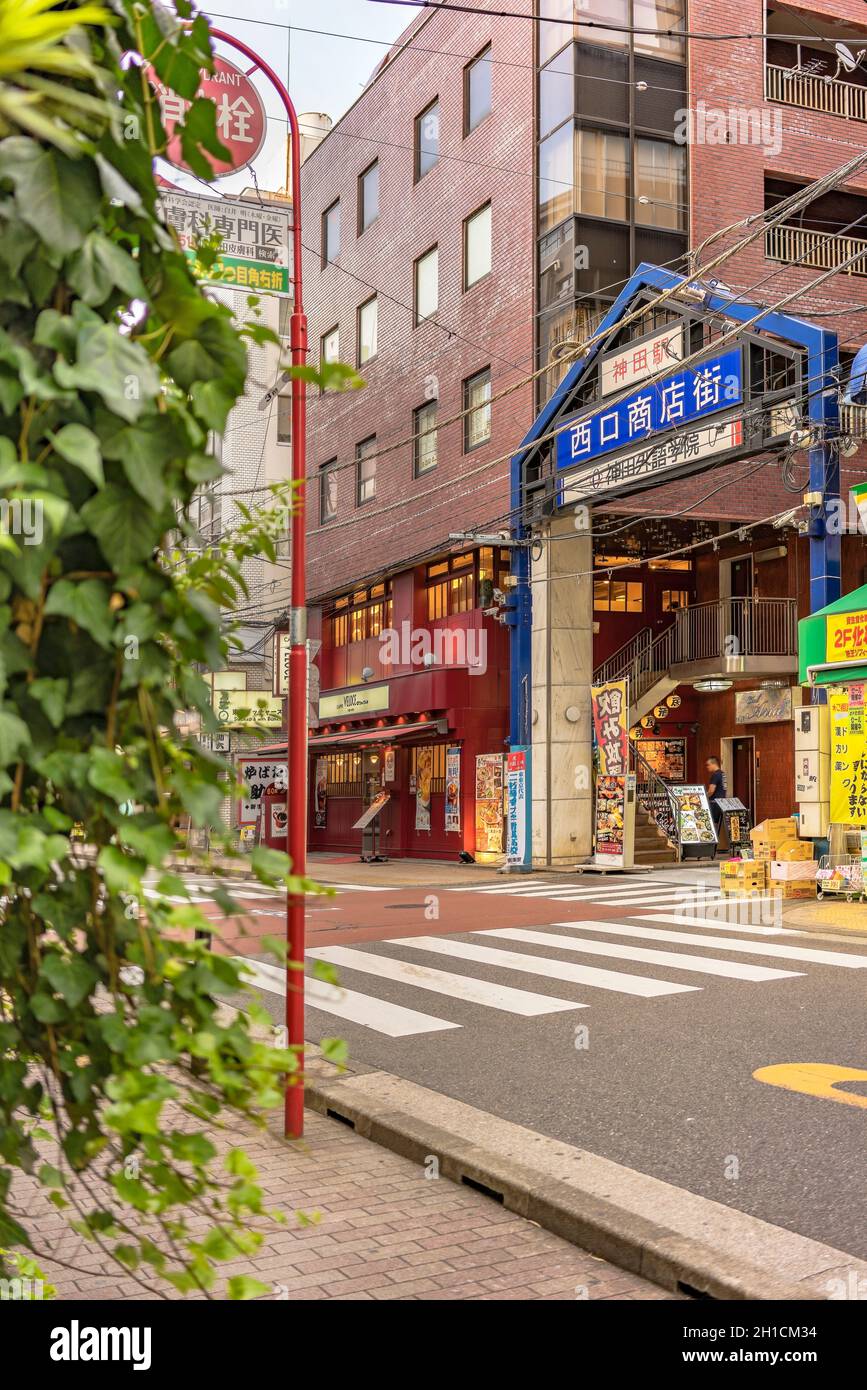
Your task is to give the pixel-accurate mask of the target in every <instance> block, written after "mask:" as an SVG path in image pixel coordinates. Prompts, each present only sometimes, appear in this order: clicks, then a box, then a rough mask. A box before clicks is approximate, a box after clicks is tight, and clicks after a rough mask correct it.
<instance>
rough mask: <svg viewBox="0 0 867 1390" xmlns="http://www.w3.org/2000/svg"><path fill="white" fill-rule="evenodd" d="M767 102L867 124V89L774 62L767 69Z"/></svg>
mask: <svg viewBox="0 0 867 1390" xmlns="http://www.w3.org/2000/svg"><path fill="white" fill-rule="evenodd" d="M765 100H766V101H779V102H783V103H784V104H785V105H786V106H800V107H801V108H802V109H803V110H806V111H819V112H821V113H822V114H823V115H825V116H842V117H843V119H844V120H847V121H864V122H867V87H865V86H860V85H859V84H858V83H855V82H843V81H840V79H839V78H832V77H830V76H820V75H816V74H813V73H805V72H796V71H794V70H793V69H792V68H787V67H779V66H777V65H776V64H774V63H768V64H766V66H765Z"/></svg>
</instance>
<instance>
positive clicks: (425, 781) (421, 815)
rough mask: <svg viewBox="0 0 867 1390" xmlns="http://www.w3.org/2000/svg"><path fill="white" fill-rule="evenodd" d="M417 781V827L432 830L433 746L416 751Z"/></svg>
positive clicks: (417, 828)
mask: <svg viewBox="0 0 867 1390" xmlns="http://www.w3.org/2000/svg"><path fill="white" fill-rule="evenodd" d="M415 771H416V783H415V828H416V830H430V798H431V784H432V782H433V748H432V747H431V746H428V747H426V748H425V747H422V748H419V749H417V751H416V764H415Z"/></svg>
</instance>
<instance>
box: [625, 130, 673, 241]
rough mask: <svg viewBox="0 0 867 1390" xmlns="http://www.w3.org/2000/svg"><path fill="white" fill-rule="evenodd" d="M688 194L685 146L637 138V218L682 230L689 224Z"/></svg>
mask: <svg viewBox="0 0 867 1390" xmlns="http://www.w3.org/2000/svg"><path fill="white" fill-rule="evenodd" d="M685 198H686V158H685V147H684V146H683V145H670V144H668V142H667V141H666V140H645V139H638V140H636V141H635V220H636V222H638V223H640V224H641V226H644V227H668V228H671V229H672V230H674V231H680V230H682V229H683V227H684V226H685V225H686V223H685V216H686V209H685V206H684V203H685Z"/></svg>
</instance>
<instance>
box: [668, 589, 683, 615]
mask: <svg viewBox="0 0 867 1390" xmlns="http://www.w3.org/2000/svg"><path fill="white" fill-rule="evenodd" d="M688 607H689V590H688V589H663V591H662V611H663V613H676V612H677V610H678V609H679V608H688Z"/></svg>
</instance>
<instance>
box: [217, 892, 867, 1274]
mask: <svg viewBox="0 0 867 1390" xmlns="http://www.w3.org/2000/svg"><path fill="white" fill-rule="evenodd" d="M681 877H683V876H681ZM241 891H242V892H243V891H245V890H241ZM246 891H249V892H252V891H253V890H246ZM257 891H258V892H259V896H258V897H257V898H255V899H253V898H245V904H246V905H247V907H248V909H249V910H250V911H251V912H255V913H258V914H259V915H258V916H256V917H253V918H251V919H250V922H252V928H251V929H253V930H254V932H255V934H254V935H253V936H252V937H246V938H243V940H242V939H241V938H237V939H235V938H231V939H229V940H228V941H227V944H226V946H225V947H224V949H230V950H234V951H243V952H244V953H245V954H249V955H250V956H251V959H252V961H253V962H256V961H260V962H264V961H267V959H268V958H267V957H266V955H265V954H264V953H263V952H262V950H261V942H260V941H259V940H258V939H257V938H258V936H260V935H261V933H262V932H263V931H264V930H266V929H267V930H268V931H271V932H274V931H275V930H278V929H279V926H280V916H279V913H280V911H281V904H280V903H279V902H278V901H275V900H274V898H273V897H272V898H271V900H270V901H269V900H268V897H267V894H266V892H265V890H257ZM201 892H202V894H203V895H206V893H207V886H206V885H203V886H202V889H201ZM600 899H605V901H600ZM254 902H255V903H256V904H257V906H255V907H254V906H253V903H254ZM730 919H733V920H730ZM249 924H250V923H249V922H248V925H249ZM582 924H586V925H582ZM516 929H517V931H518V933H519V935H518V936H517V937H516V936H514V935H508V936H503V935H501V934H500V933H501V932H502V931H503V930H506V931H508V932H510V933H514V931H515V930H516ZM660 934H661V935H660ZM308 936H309V946H308V950H310V951H315V952H316V953H317V955H319V956H320V958H322V959H330V961H331V963H332V964H333V965H335V966H336V968H337V970H338V974H339V980H340V989H339V990H333V989H329V988H328V987H327V986H323V985H322V984H321V983H318V982H313V981H311V983H310V985H309V994H308V1001H309V1002H308V1014H307V1019H308V1026H307V1036H308V1038H310V1039H311V1040H312V1041H314V1042H316V1041H319V1039H320V1038H322V1037H323V1036H329V1037H332V1036H339V1037H342V1038H345V1039H346V1040H347V1042H348V1044H349V1049H350V1055H351V1057H352V1060H353V1062H354V1063H356V1064H361V1065H367V1066H370V1067H378V1068H383V1069H385V1070H387V1071H390V1072H394V1073H397V1074H398V1075H400V1076H403V1077H407V1078H409V1079H411V1080H413V1081H416V1082H418V1083H420V1084H422V1085H425V1086H429V1087H432V1088H433V1089H435V1090H438V1091H442V1092H445V1093H446V1094H448V1095H450V1096H453V1097H456V1098H458V1099H460V1100H463V1101H467V1102H469V1103H470V1104H473V1105H476V1106H479V1107H481V1108H483V1109H485V1110H488V1111H492V1112H494V1113H495V1114H498V1115H501V1116H505V1117H507V1118H509V1119H511V1120H514V1121H517V1122H518V1123H520V1124H523V1125H526V1126H528V1127H529V1128H531V1129H536V1130H539V1131H541V1132H542V1133H544V1134H547V1135H550V1136H552V1137H555V1138H559V1139H563V1140H565V1141H567V1142H568V1143H570V1144H575V1145H578V1146H580V1147H582V1148H586V1149H589V1150H591V1151H593V1152H594V1153H597V1154H602V1155H604V1156H605V1157H607V1158H610V1159H613V1160H615V1161H617V1162H619V1163H623V1164H626V1165H628V1166H629V1167H632V1168H636V1169H639V1170H640V1171H642V1172H645V1173H650V1174H652V1175H654V1176H655V1177H658V1178H662V1179H664V1180H666V1181H668V1182H671V1183H675V1184H677V1185H679V1186H682V1187H685V1188H688V1189H690V1190H691V1191H693V1192H697V1193H701V1194H702V1195H704V1196H707V1197H711V1198H713V1199H714V1200H716V1201H719V1202H723V1203H725V1204H727V1205H730V1206H733V1207H737V1208H740V1209H741V1210H743V1211H746V1212H750V1213H751V1214H753V1215H755V1216H759V1217H762V1218H763V1219H765V1220H767V1221H770V1222H774V1223H776V1224H778V1225H781V1226H785V1227H788V1228H790V1229H791V1230H794V1231H798V1232H800V1233H801V1234H804V1235H807V1236H811V1237H813V1238H814V1239H816V1240H821V1241H825V1242H827V1243H829V1244H831V1245H834V1246H837V1247H839V1248H840V1249H843V1250H846V1251H850V1252H851V1253H853V1254H855V1255H858V1256H860V1257H862V1258H867V1182H865V1178H867V1171H865V1150H867V1145H865V1139H867V1070H865V1071H864V1079H862V1080H854V1081H848V1082H845V1083H844V1084H843V1085H842V1086H839V1085H838V1087H837V1092H838V1094H839V1093H842V1094H844V1095H845V1094H848V1095H849V1096H850V1097H857V1098H858V1100H859V1101H860V1102H861V1103H860V1104H858V1103H851V1102H850V1103H843V1102H842V1101H841V1100H839V1099H837V1100H835V1099H833V1098H832V1096H833V1092H832V1096H819V1095H807V1094H803V1093H801V1092H799V1091H795V1090H791V1089H784V1088H782V1087H781V1086H779V1085H771V1084H767V1083H766V1082H765V1081H762V1080H758V1079H756V1078H755V1077H754V1073H755V1072H756V1071H757V1070H758V1069H760V1068H765V1067H771V1066H782V1065H785V1064H824V1065H826V1066H839V1067H841V1068H854V1069H859V1070H862V1069H867V1048H865V1029H864V1011H865V992H867V937H864V938H857V937H853V936H852V935H851V934H850V935H849V936H847V937H846V938H842V937H837V936H835V935H834V934H833V933H825V934H823V935H817V934H816V933H809V934H807V933H797V932H793V931H790V930H788V929H786V930H783V928H782V926H781V925H780V923H779V919H775V917H774V914H773V907H772V905H771V904H759V905H758V906H755V905H746V904H744V905H742V906H741V907H737V906H734V907H733V906H731V905H728V906H721V905H719V904H718V903H717V902H716V901H715V900H714V899H713V898H712V897H710V898H709V897H707V896H705V895H704V889H700V890H696V891H693V890H691V889H688V888H682V887H681V888H678V887H676V886H675V885H674V884H670V886H669V887H668V889H667V890H666V889H664V888H660V887H659V886H658V885H656V886H654V887H652V888H651V887H648V886H647V884H646V881H641V880H637V879H627V880H625V881H620V882H619V883H618V885H617V887H616V888H615V887H612V886H611V885H610V884H609V885H598V886H593V885H590V884H588V883H587V882H586V881H581V880H579V882H578V884H577V885H576V880H575V878H574V877H573V878H571V879H569V880H564V883H563V884H562V885H557V884H556V883H553V882H551V881H550V880H548V881H547V882H545V883H543V884H541V885H539V884H538V881H537V880H535V879H534V880H533V886H532V887H531V888H528V889H527V890H525V889H524V888H522V887H517V888H516V886H515V885H514V884H510V885H509V886H508V887H497V888H495V889H494V890H493V891H490V890H488V889H484V890H481V891H480V890H479V889H472V890H470V891H466V890H445V891H443V890H442V889H441V888H436V889H431V890H430V891H428V890H427V889H425V888H417V887H413V888H395V889H390V890H389V889H383V890H380V891H364V892H363V891H356V890H353V889H352V888H349V887H344V889H343V890H342V891H341V892H340V893H339V895H338V896H337V897H335V898H332V899H328V900H323V901H321V902H314V903H313V904H312V910H311V912H310V914H309V924H308ZM335 948H337V949H336V952H335ZM347 952H348V954H347ZM816 952H818V953H819V954H818V956H816V955H814V954H811V953H816ZM492 953H496V954H492ZM804 953H806V956H805V954H804ZM251 968H253V969H259V970H260V975H259V986H260V990H261V997H262V999H263V1002H264V1003H265V1005H266V1007H268V1008H269V1009H270V1010H271V1012H272V1013H273V1014H274V1016H275V1018H280V1017H281V1015H282V1009H283V999H282V996H281V984H280V980H279V973H278V972H277V971H276V970H274V969H273V967H272V969H271V971H270V972H269V971H268V968H267V965H265V966H264V968H263V967H261V966H257V965H255V964H253V965H252V967H251ZM420 968H421V969H420ZM720 971H722V972H724V973H717V972H720ZM371 972H372V973H371ZM600 972H601V973H600ZM504 987H505V988H504ZM582 1005H583V1006H584V1007H581V1006H582ZM785 1079H787V1080H788V1079H790V1078H788V1077H787V1078H785Z"/></svg>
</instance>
